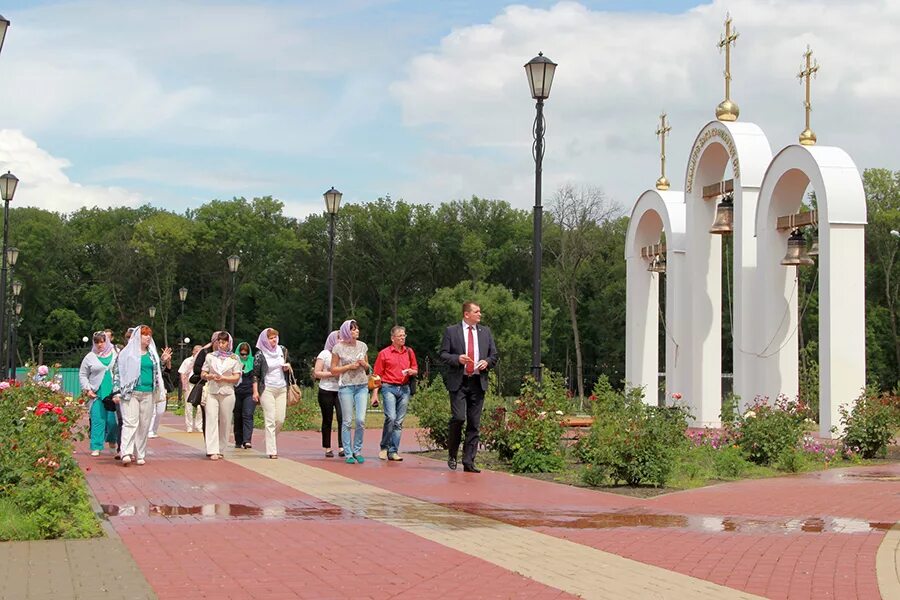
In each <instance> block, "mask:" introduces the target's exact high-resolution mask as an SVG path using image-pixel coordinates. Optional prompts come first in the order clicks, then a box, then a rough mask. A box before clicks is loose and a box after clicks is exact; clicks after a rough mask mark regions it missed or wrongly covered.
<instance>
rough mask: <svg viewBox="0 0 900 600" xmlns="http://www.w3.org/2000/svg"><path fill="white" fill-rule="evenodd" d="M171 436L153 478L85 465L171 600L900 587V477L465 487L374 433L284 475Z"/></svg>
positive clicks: (163, 441)
mask: <svg viewBox="0 0 900 600" xmlns="http://www.w3.org/2000/svg"><path fill="white" fill-rule="evenodd" d="M164 424H166V425H169V426H171V427H173V429H172V430H168V429H167V430H166V431H167V432H166V433H164V434H163V436H162V437H161V438H158V439H155V440H151V454H150V455H149V456H148V461H147V465H145V466H143V467H135V466H132V467H129V468H123V467H122V466H121V465H119V464H118V463H116V462H115V461H112V459H111V457H99V458H92V457H90V456H87V455H86V454H85V453H79V455H78V458H79V462H80V464H81V465H82V467H83V468H84V469H85V471H86V475H87V478H88V482H89V485H90V486H91V488H92V490H93V491H94V493H95V495H96V496H97V498H98V499H99V501H100V503H101V504H102V505H103V512H104V513H105V514H106V515H107V518H108V519H109V522H110V523H111V524H112V526H113V527H114V528H115V530H116V531H117V532H118V534H119V535H120V536H121V538H122V541H123V542H124V543H125V545H126V546H127V547H128V549H129V551H130V552H131V554H132V555H133V556H134V559H135V561H136V562H137V564H138V566H139V567H140V568H141V570H142V571H143V572H144V574H145V576H146V577H147V581H149V583H150V585H151V586H152V587H153V589H154V591H155V592H156V594H157V595H158V596H159V597H160V598H179V599H180V598H195V597H196V598H205V597H216V598H231V597H234V598H299V597H310V598H328V597H333V598H342V597H348V596H349V595H353V596H356V597H370V598H389V597H407V598H431V597H438V596H440V597H442V598H443V597H446V596H449V597H450V598H453V597H457V596H458V597H463V596H466V597H467V598H471V597H478V598H484V597H496V598H507V597H520V596H521V597H554V598H555V597H568V596H582V597H616V598H627V597H634V598H644V597H661V598H668V597H683V596H684V595H685V594H687V595H693V596H699V597H729V596H732V597H750V596H751V595H754V594H755V595H758V596H763V597H771V598H820V597H832V598H879V597H882V596H883V597H891V595H888V594H886V593H885V589H886V590H889V592H890V593H893V591H900V583H897V582H896V579H897V578H896V569H895V570H894V574H893V580H892V579H891V577H890V574H887V575H885V572H886V571H887V569H888V567H887V566H884V565H889V564H890V563H889V561H890V556H894V555H891V554H889V550H890V548H888V549H887V550H886V549H885V548H886V547H887V546H888V545H889V543H893V539H894V538H893V537H891V536H893V535H894V534H893V533H892V532H891V531H890V530H891V527H892V526H894V524H895V523H897V522H898V521H900V465H896V464H891V465H886V466H879V467H869V468H855V469H841V470H832V471H827V472H819V473H813V474H807V475H800V476H792V477H781V478H777V479H773V480H759V481H743V482H735V483H730V484H722V485H716V486H711V487H708V488H702V489H699V490H690V491H686V492H680V493H675V494H668V495H665V496H660V497H656V498H652V499H636V498H629V497H624V496H618V495H614V494H608V493H600V492H595V491H592V490H586V489H579V488H573V487H568V486H562V485H558V484H553V483H547V482H542V481H537V480H533V479H528V478H523V477H514V476H510V475H507V474H503V473H492V472H487V471H485V472H484V473H482V474H480V475H472V474H464V473H462V472H455V473H451V472H449V471H448V470H447V468H446V464H444V463H442V462H439V461H435V460H429V459H426V458H420V457H417V456H414V455H411V454H406V460H405V461H404V462H403V463H389V462H385V461H379V460H378V459H377V457H376V456H377V438H378V435H377V434H378V432H375V431H374V430H373V431H369V432H367V437H368V438H369V439H368V440H367V441H368V442H369V443H368V444H367V456H370V457H372V458H371V459H370V460H368V461H367V462H366V463H365V464H364V465H347V464H346V463H343V462H339V461H338V459H326V458H324V457H323V456H322V453H321V449H320V448H319V447H318V446H319V444H318V442H319V439H318V438H319V434H318V433H315V432H290V433H283V434H281V435H280V437H279V456H280V458H281V460H278V461H271V460H267V459H265V458H264V457H263V456H262V455H261V454H259V453H258V452H257V451H243V450H237V451H229V452H228V453H227V455H226V458H227V460H226V461H219V462H218V463H217V462H213V461H208V460H204V457H203V455H202V451H201V449H200V443H201V437H200V436H199V435H196V434H194V435H191V434H184V433H174V428H175V427H177V426H178V420H177V419H176V418H173V417H171V416H168V415H167V416H166V419H165V420H164ZM258 433H259V432H257V434H258ZM411 433H412V432H406V433H405V434H404V443H407V440H409V443H410V444H414V442H413V439H414V438H413V436H412V435H411ZM882 546H885V547H882ZM876 555H878V557H879V560H878V561H876ZM876 562H877V563H878V564H879V565H883V568H882V571H883V572H881V573H879V572H878V571H877V570H876ZM573 565H576V566H577V568H574V567H573ZM349 572H352V573H353V577H350V578H348V577H346V574H347V573H349ZM894 584H896V585H897V587H896V588H892V587H890V586H892V585H894ZM879 585H881V586H882V588H885V589H882V590H881V591H879ZM897 597H900V596H897Z"/></svg>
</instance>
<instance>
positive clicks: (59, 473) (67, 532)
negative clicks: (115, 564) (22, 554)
mask: <svg viewBox="0 0 900 600" xmlns="http://www.w3.org/2000/svg"><path fill="white" fill-rule="evenodd" d="M43 371H44V375H42V376H41V375H39V376H38V378H39V379H38V380H37V381H36V380H35V378H34V377H33V375H34V374H31V375H32V376H30V377H29V378H28V379H27V380H26V382H25V383H24V384H22V383H20V382H17V381H15V380H11V381H5V382H2V383H5V384H6V385H0V503H2V505H3V506H4V507H5V508H6V510H7V511H10V512H14V513H16V514H17V515H18V519H17V522H12V521H14V520H15V519H13V520H10V519H7V520H4V521H3V524H2V525H0V539H22V538H23V537H24V538H27V539H38V538H59V537H62V538H81V537H91V536H95V535H99V534H100V527H99V521H97V519H96V516H95V515H94V513H93V511H92V510H91V507H90V503H89V500H88V494H87V491H86V489H85V487H84V486H85V483H84V478H83V475H82V473H81V470H80V469H79V468H78V464H77V463H76V461H75V459H74V457H73V456H72V453H73V447H72V443H73V441H75V440H76V439H81V438H82V436H83V434H82V431H81V429H80V428H79V426H78V423H79V420H80V418H81V416H82V414H83V413H84V404H83V401H82V400H76V399H75V398H72V397H71V396H64V395H63V394H61V393H59V391H58V390H59V382H58V381H57V378H55V377H53V376H52V375H51V374H50V370H49V369H47V368H46V367H45V368H44V370H43ZM40 372H41V370H38V371H37V373H40ZM47 376H50V377H49V379H44V378H45V377H47Z"/></svg>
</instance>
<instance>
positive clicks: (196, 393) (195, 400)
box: [185, 380, 206, 406]
mask: <svg viewBox="0 0 900 600" xmlns="http://www.w3.org/2000/svg"><path fill="white" fill-rule="evenodd" d="M205 385H206V381H205V380H203V381H201V382H200V383H196V384H194V387H193V388H192V389H191V393H190V394H188V397H187V399H186V400H185V402H187V403H189V404H191V405H192V406H200V401H201V400H202V399H203V386H205Z"/></svg>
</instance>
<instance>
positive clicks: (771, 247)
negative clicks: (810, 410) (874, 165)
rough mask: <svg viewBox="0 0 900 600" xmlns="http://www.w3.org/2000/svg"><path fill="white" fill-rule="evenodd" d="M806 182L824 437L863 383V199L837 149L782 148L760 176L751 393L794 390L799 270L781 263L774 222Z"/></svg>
mask: <svg viewBox="0 0 900 600" xmlns="http://www.w3.org/2000/svg"><path fill="white" fill-rule="evenodd" d="M810 185H811V186H812V188H813V189H814V190H815V192H816V203H817V208H818V223H819V260H818V269H819V372H820V381H819V434H820V435H821V436H823V437H831V436H832V435H833V432H832V427H836V428H838V429H840V408H841V407H842V406H847V407H850V406H852V404H853V401H854V400H855V399H856V398H857V397H858V396H859V394H860V393H861V392H862V389H863V388H864V387H865V382H866V359H865V357H866V345H865V343H866V339H865V225H866V197H865V190H864V189H863V182H862V178H861V177H860V175H859V170H858V169H857V168H856V165H855V164H854V162H853V160H852V159H851V158H850V156H849V155H848V154H847V153H846V152H844V151H843V150H842V149H840V148H836V147H831V146H800V145H792V146H788V147H786V148H784V149H783V150H781V152H779V153H778V155H777V156H776V157H775V158H774V159H773V160H772V162H771V164H770V166H769V168H768V170H767V172H766V174H765V176H764V178H763V182H762V186H761V190H760V194H759V205H758V207H757V211H756V218H755V233H756V240H757V248H758V268H757V276H756V285H755V287H756V288H757V289H758V290H759V292H760V295H761V299H762V302H759V303H758V304H757V305H756V307H757V308H756V314H755V321H756V322H757V324H758V327H759V330H758V331H759V335H758V336H757V352H758V355H759V357H758V360H759V362H760V365H761V367H762V368H761V370H760V371H759V373H760V375H762V377H761V378H760V381H759V387H760V388H761V389H760V390H759V393H761V394H765V395H767V396H769V397H770V398H775V397H777V396H778V395H779V394H785V395H787V396H788V397H795V396H796V395H797V394H798V392H799V377H798V336H797V323H798V318H799V315H798V306H797V297H798V290H797V289H796V285H795V276H796V273H795V271H794V269H796V268H800V267H794V268H791V267H784V266H782V265H781V259H782V257H783V256H784V253H785V249H786V241H787V238H788V236H789V235H790V231H789V230H778V229H776V223H777V219H778V217H780V216H785V215H790V214H794V213H796V212H797V211H798V210H799V208H800V204H801V202H802V200H803V194H804V193H805V191H806V189H807V187H808V186H810ZM808 268H815V267H808Z"/></svg>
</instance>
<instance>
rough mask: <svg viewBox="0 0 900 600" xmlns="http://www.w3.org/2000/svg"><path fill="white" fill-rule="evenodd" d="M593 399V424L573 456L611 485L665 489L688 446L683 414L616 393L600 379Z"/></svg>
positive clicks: (634, 395) (639, 397)
mask: <svg viewBox="0 0 900 600" xmlns="http://www.w3.org/2000/svg"><path fill="white" fill-rule="evenodd" d="M593 396H594V397H595V398H596V400H595V401H594V406H593V408H594V411H593V415H594V424H593V425H592V426H591V432H590V433H589V434H588V435H587V436H585V437H583V438H581V439H580V440H579V441H578V444H577V447H576V455H577V456H578V457H579V458H580V459H581V460H583V461H584V462H587V463H588V464H590V465H592V466H593V467H596V468H598V469H602V470H605V471H607V472H608V473H609V476H610V478H611V479H612V480H613V481H617V482H618V481H621V482H625V483H627V484H628V485H640V484H645V485H654V486H657V487H659V486H664V485H665V484H666V482H667V481H668V479H669V478H670V477H671V475H672V472H673V470H674V468H675V465H676V463H677V461H678V457H679V454H680V453H681V452H682V451H683V450H684V449H685V448H687V446H688V443H689V442H688V440H687V438H686V437H685V430H686V429H687V418H688V415H687V413H686V411H685V410H684V409H682V408H659V407H655V406H648V405H646V404H644V402H643V394H642V392H641V390H635V389H632V390H626V391H624V392H615V391H614V390H612V388H611V386H610V384H609V381H607V380H606V379H605V378H603V377H601V378H600V380H599V381H598V382H597V385H595V386H594V393H593Z"/></svg>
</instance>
